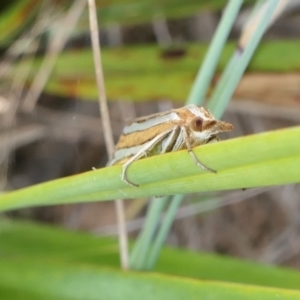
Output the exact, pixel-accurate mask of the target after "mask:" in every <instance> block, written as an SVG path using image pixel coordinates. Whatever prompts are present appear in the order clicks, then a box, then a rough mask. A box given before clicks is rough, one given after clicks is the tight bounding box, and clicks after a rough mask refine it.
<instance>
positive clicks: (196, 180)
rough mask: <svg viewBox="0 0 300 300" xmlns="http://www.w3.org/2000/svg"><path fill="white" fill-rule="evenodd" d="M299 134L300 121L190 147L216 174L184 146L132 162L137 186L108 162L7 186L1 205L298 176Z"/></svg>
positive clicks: (225, 186)
mask: <svg viewBox="0 0 300 300" xmlns="http://www.w3.org/2000/svg"><path fill="white" fill-rule="evenodd" d="M299 135H300V127H294V128H289V129H283V130H278V131H271V132H266V133H262V134H257V135H252V136H246V137H241V138H236V139H231V140H227V141H224V142H220V143H215V144H208V145H205V146H200V147H197V148H195V149H194V152H195V154H196V155H197V156H198V158H199V159H200V160H201V161H202V162H203V163H205V164H206V165H208V166H209V167H211V168H213V169H215V170H217V171H218V174H213V173H210V172H205V171H203V170H202V169H200V168H198V167H197V166H195V164H194V163H193V161H192V159H191V158H190V156H189V154H188V153H187V151H184V150H183V151H177V152H173V153H168V154H165V155H158V156H155V157H150V158H146V159H142V160H140V161H137V162H135V163H133V164H132V166H130V168H129V170H128V178H129V179H130V180H132V181H133V182H135V183H138V184H140V187H139V188H136V187H131V186H128V185H126V184H125V183H124V182H122V181H121V179H120V174H121V166H113V167H109V168H103V169H100V170H97V171H91V172H87V173H83V174H80V175H75V176H70V177H67V178H62V179H58V180H53V181H51V182H48V183H44V184H38V185H36V186H32V187H29V188H24V189H21V190H17V191H13V192H9V193H7V194H4V195H2V196H1V197H0V211H3V210H9V209H14V208H20V207H28V206H33V205H34V206H37V205H53V204H63V203H75V202H88V201H103V200H113V199H116V198H122V199H126V198H134V197H149V196H161V195H170V194H182V193H196V192H204V191H217V190H230V189H241V188H251V187H260V186H270V185H279V184H288V183H295V182H299V181H300V169H299V164H300V152H299V149H300V140H299ZM144 170H147V172H144ZM158 170H159V171H158Z"/></svg>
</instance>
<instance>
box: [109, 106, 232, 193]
mask: <svg viewBox="0 0 300 300" xmlns="http://www.w3.org/2000/svg"><path fill="white" fill-rule="evenodd" d="M232 129H233V126H232V125H231V124H230V123H227V122H224V121H220V120H216V119H215V118H214V116H213V115H212V114H211V113H210V111H209V110H207V109H205V108H204V107H198V106H196V105H194V104H191V105H187V106H184V107H182V108H179V109H173V110H170V111H167V112H163V113H158V114H153V115H149V116H146V117H141V118H137V119H135V120H133V121H132V122H131V123H130V124H128V125H127V126H125V127H124V129H123V134H122V135H121V136H120V139H119V142H118V143H117V145H116V150H115V153H114V156H113V159H112V160H111V161H110V162H109V165H116V164H123V168H122V174H121V179H122V181H124V182H125V183H127V184H128V185H131V186H135V187H137V186H138V185H137V184H135V183H133V182H131V181H130V180H129V179H128V178H127V175H126V171H127V169H128V167H129V166H130V165H131V164H132V163H133V162H134V161H136V160H138V159H141V158H143V157H149V156H154V155H158V154H163V153H167V152H173V151H178V150H182V149H187V150H188V152H189V154H190V156H191V157H192V159H193V161H194V163H195V164H196V165H197V166H199V167H201V168H202V169H204V170H206V171H210V172H214V173H216V171H215V170H212V169H211V168H209V167H207V166H205V165H204V164H203V163H202V162H200V161H199V159H198V158H197V157H196V156H195V154H194V152H193V150H192V149H193V148H194V147H196V146H200V145H204V144H207V143H209V142H211V141H212V140H213V141H217V140H218V137H217V134H218V133H220V132H224V131H231V130H232Z"/></svg>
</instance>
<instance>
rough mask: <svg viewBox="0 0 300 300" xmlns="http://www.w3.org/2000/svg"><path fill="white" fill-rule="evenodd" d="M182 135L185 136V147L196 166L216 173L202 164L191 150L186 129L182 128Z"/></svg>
mask: <svg viewBox="0 0 300 300" xmlns="http://www.w3.org/2000/svg"><path fill="white" fill-rule="evenodd" d="M184 136H185V144H186V148H187V150H188V152H189V155H190V156H191V157H192V159H193V161H194V163H195V165H196V166H198V167H200V168H201V169H203V170H205V171H209V172H212V173H217V171H216V170H213V169H211V168H209V167H207V166H206V165H204V164H203V163H202V162H201V161H200V160H199V159H198V158H197V157H196V155H195V153H194V152H193V149H192V146H191V144H190V141H189V137H188V133H187V131H186V130H184Z"/></svg>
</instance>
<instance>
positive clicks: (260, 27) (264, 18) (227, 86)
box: [208, 0, 279, 118]
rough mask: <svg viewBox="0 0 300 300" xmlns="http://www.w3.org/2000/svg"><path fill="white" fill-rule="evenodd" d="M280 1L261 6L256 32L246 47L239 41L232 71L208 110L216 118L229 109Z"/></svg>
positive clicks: (276, 0) (223, 79)
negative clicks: (230, 102) (237, 87)
mask: <svg viewBox="0 0 300 300" xmlns="http://www.w3.org/2000/svg"><path fill="white" fill-rule="evenodd" d="M278 1H279V0H272V1H268V2H266V3H265V5H264V6H261V10H262V9H263V10H264V13H263V14H261V19H260V20H259V22H258V23H257V26H256V30H255V31H254V32H253V34H252V35H251V36H250V38H249V40H248V41H247V44H246V46H245V43H243V44H241V43H240V41H239V46H238V49H237V50H236V51H235V53H234V54H233V57H232V59H231V61H230V69H229V67H226V70H225V72H224V73H223V74H222V76H221V79H220V81H219V82H218V84H217V87H216V89H215V91H214V92H213V94H212V97H211V99H210V101H209V103H208V108H209V109H210V110H211V111H212V112H213V114H214V116H215V117H216V118H220V117H221V116H222V114H223V112H224V108H225V107H227V105H228V103H229V101H230V99H231V97H232V95H233V93H234V90H235V89H236V86H237V84H238V82H239V81H240V79H241V77H242V75H243V74H244V72H245V69H246V67H247V66H248V64H249V61H250V59H251V57H252V55H253V53H254V51H255V49H256V48H257V46H258V44H259V41H260V40H261V38H262V36H263V34H264V33H265V31H266V30H267V28H268V25H269V23H270V21H271V19H272V16H273V13H274V12H275V10H276V7H277V5H278ZM261 10H257V13H260V12H261ZM242 38H243V34H242ZM240 40H241V39H240ZM225 75H226V77H225Z"/></svg>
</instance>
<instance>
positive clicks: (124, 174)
mask: <svg viewBox="0 0 300 300" xmlns="http://www.w3.org/2000/svg"><path fill="white" fill-rule="evenodd" d="M142 150H143V149H142ZM145 154H146V153H145V152H144V151H139V152H137V153H136V154H135V155H134V156H132V157H131V158H130V159H129V160H128V161H127V162H126V163H125V164H124V165H123V166H122V175H121V179H122V181H124V182H125V183H127V184H128V185H131V186H133V187H138V186H139V185H138V184H135V183H133V182H131V181H130V180H128V179H127V175H126V171H127V169H128V167H129V166H130V165H131V164H132V163H133V162H134V161H136V160H138V159H139V158H141V157H143V156H144V155H145Z"/></svg>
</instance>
